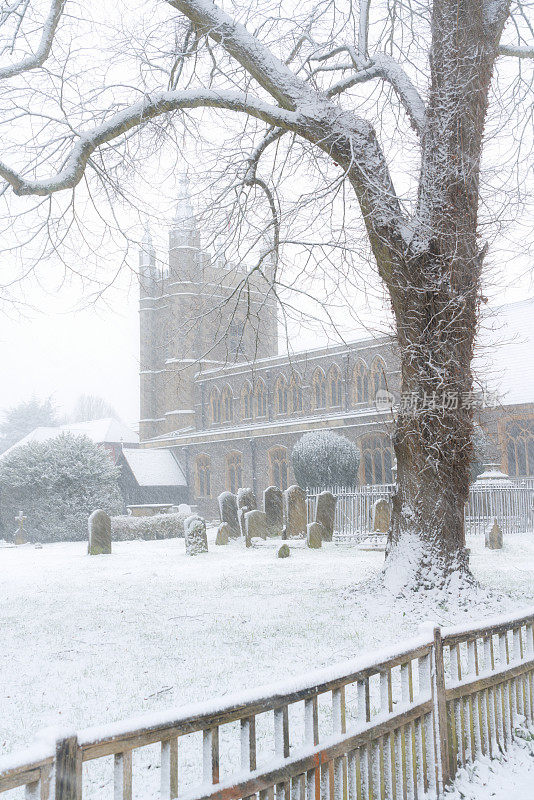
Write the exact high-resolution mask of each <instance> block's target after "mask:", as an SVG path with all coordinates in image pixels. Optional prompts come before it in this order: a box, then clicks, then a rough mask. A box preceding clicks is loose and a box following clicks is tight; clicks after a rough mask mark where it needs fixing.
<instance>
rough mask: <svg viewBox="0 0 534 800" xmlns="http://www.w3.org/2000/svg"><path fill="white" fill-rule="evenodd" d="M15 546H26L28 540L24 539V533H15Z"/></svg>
mask: <svg viewBox="0 0 534 800" xmlns="http://www.w3.org/2000/svg"><path fill="white" fill-rule="evenodd" d="M15 544H16V545H19V544H28V540H27V538H26V534H25V533H24V531H17V532H16V533H15Z"/></svg>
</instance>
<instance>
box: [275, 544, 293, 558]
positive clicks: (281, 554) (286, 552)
mask: <svg viewBox="0 0 534 800" xmlns="http://www.w3.org/2000/svg"><path fill="white" fill-rule="evenodd" d="M276 555H277V557H278V558H289V556H290V555H291V550H290V549H289V547H288V546H287V544H283V545H282V547H279V548H278V553H277V554H276Z"/></svg>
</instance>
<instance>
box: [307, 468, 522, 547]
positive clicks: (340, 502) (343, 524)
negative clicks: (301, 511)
mask: <svg viewBox="0 0 534 800" xmlns="http://www.w3.org/2000/svg"><path fill="white" fill-rule="evenodd" d="M523 481H525V482H527V483H526V484H523ZM529 482H530V479H529V478H516V479H513V480H511V481H509V483H510V485H508V486H491V485H482V486H479V485H477V484H473V485H472V486H471V487H470V489H469V499H468V501H467V503H466V505H465V511H464V519H465V527H466V533H468V534H484V533H485V531H486V530H487V528H488V526H490V525H491V524H492V523H493V520H494V519H496V520H497V522H498V524H499V526H500V528H501V530H502V532H503V533H504V534H511V533H531V532H534V486H529V485H528V483H529ZM321 491H329V492H332V494H334V495H335V496H336V497H337V505H336V515H335V521H334V530H335V531H336V537H335V538H336V541H337V542H344V541H346V542H348V541H356V542H359V541H361V540H362V539H368V538H369V534H371V533H373V506H374V504H375V503H376V501H377V500H382V499H385V500H388V499H390V498H391V496H392V495H393V493H394V491H395V484H392V483H385V484H375V485H372V484H371V485H365V486H356V487H343V486H329V487H323V488H314V489H309V490H308V492H307V504H308V519H314V515H315V507H316V503H317V497H318V495H319V493H320V492H321Z"/></svg>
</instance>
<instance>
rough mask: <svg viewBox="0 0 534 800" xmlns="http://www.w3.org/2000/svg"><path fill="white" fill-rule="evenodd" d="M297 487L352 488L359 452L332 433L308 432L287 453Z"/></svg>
mask: <svg viewBox="0 0 534 800" xmlns="http://www.w3.org/2000/svg"><path fill="white" fill-rule="evenodd" d="M291 461H292V463H293V471H294V473H295V478H296V480H297V483H298V484H299V485H300V486H302V488H303V489H306V488H308V487H315V486H354V485H355V484H356V483H357V482H358V466H359V464H360V451H359V450H358V448H357V447H356V445H355V444H354V443H353V442H351V441H350V440H349V439H347V438H346V437H345V436H340V435H339V434H337V433H334V432H333V431H328V430H326V431H310V433H305V434H304V436H303V437H302V438H301V439H299V441H298V442H297V444H296V445H295V447H294V448H293V452H292V453H291Z"/></svg>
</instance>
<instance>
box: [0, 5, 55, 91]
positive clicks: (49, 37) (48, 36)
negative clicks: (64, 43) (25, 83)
mask: <svg viewBox="0 0 534 800" xmlns="http://www.w3.org/2000/svg"><path fill="white" fill-rule="evenodd" d="M64 5H65V0H52V2H51V4H50V11H49V13H48V17H47V18H46V21H45V23H44V25H43V32H42V36H41V41H40V42H39V46H38V48H37V50H36V51H35V53H33V54H32V55H31V56H26V58H23V59H22V60H21V61H19V62H18V63H16V64H10V65H9V66H6V67H0V79H2V78H3V79H5V78H12V77H14V76H15V75H21V74H22V73H23V72H28V71H29V70H31V69H36V68H37V67H41V66H42V65H43V64H44V62H45V61H46V59H47V58H48V56H49V55H50V49H51V47H52V42H53V41H54V36H55V33H56V28H57V26H58V22H59V20H60V17H61V14H62V12H63V7H64Z"/></svg>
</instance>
